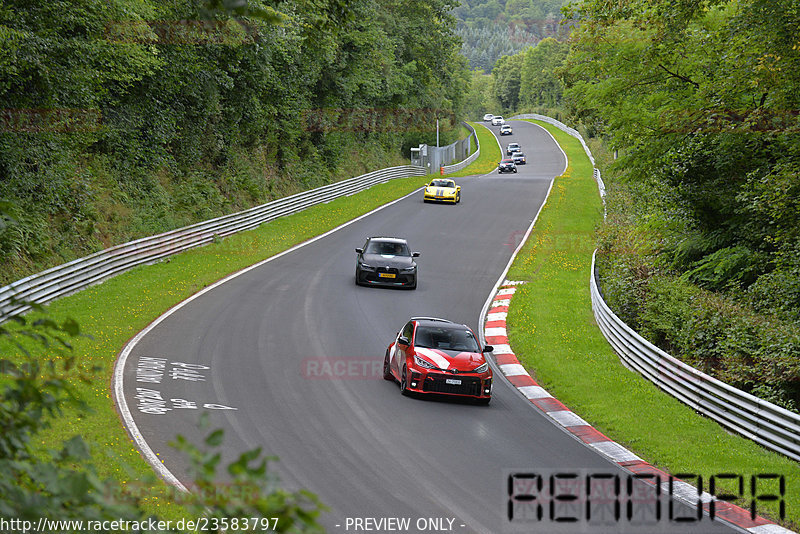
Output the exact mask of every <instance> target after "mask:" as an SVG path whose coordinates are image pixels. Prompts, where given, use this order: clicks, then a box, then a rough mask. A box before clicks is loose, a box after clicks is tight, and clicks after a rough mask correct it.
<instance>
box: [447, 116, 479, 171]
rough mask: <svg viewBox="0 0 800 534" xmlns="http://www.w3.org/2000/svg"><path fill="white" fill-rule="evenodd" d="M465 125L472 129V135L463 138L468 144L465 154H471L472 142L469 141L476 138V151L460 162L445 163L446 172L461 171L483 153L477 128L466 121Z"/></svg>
mask: <svg viewBox="0 0 800 534" xmlns="http://www.w3.org/2000/svg"><path fill="white" fill-rule="evenodd" d="M464 126H466V127H467V129H468V130H469V131H470V135H469V137H467V138H466V139H462V143H463V142H464V141H466V143H465V144H466V152H464V153H463V155H464V156H467V154H469V151H470V143H469V142H470V139H475V152H473V153H472V154H469V156H468V157H466V159H464V160H463V161H460V162H458V163H454V164H453V165H444V166H443V167H444V173H445V174H450V173H451V172H457V171H460V170H461V169H463V168H465V167H466V166H467V165H469V164H470V163H472V162H473V161H475V160H476V159H478V157H479V156H480V155H481V143H480V141H478V134H477V132H475V128H473V127H472V126H471V125H469V124H467V123H466V122H465V123H464Z"/></svg>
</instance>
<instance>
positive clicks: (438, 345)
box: [414, 326, 480, 352]
mask: <svg viewBox="0 0 800 534" xmlns="http://www.w3.org/2000/svg"><path fill="white" fill-rule="evenodd" d="M414 346H415V347H423V348H428V349H440V350H458V351H462V352H480V348H479V347H478V341H477V340H476V339H475V337H474V336H473V335H472V332H470V331H469V330H465V329H463V328H453V327H440V326H418V327H417V333H416V337H415V338H414Z"/></svg>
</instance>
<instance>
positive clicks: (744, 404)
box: [513, 114, 800, 461]
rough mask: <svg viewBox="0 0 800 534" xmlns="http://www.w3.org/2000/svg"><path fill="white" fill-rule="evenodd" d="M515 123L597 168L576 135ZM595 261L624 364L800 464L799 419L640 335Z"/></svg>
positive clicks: (594, 294)
mask: <svg viewBox="0 0 800 534" xmlns="http://www.w3.org/2000/svg"><path fill="white" fill-rule="evenodd" d="M513 118H515V119H536V120H541V121H543V122H546V123H548V124H552V125H553V126H555V127H557V128H559V129H561V130H563V131H564V132H566V133H568V134H569V135H571V136H573V137H575V138H577V139H579V140H580V141H581V144H582V145H583V148H584V150H585V151H586V155H587V156H589V159H590V160H591V161H592V165H594V158H593V157H592V154H591V151H590V150H589V147H588V146H587V145H586V142H585V141H584V140H583V137H581V135H580V133H578V132H577V131H576V130H574V129H572V128H569V127H568V126H566V125H564V124H562V123H561V122H559V121H557V120H555V119H553V118H550V117H545V116H543V115H536V114H526V115H518V116H516V117H513ZM595 179H596V180H597V183H598V188H599V190H600V195H601V196H602V197H603V198H605V185H604V184H603V181H602V179H601V178H600V173H599V171H597V169H595ZM596 257H597V251H596V250H595V251H594V254H593V255H592V272H591V276H590V282H589V284H590V293H591V298H592V309H593V311H594V317H595V321H597V325H598V326H599V327H600V331H601V332H602V333H603V335H604V336H605V338H606V339H607V340H608V342H609V343H610V344H611V346H612V347H613V348H614V350H615V351H616V353H617V354H618V355H619V357H620V359H621V360H622V362H623V363H624V364H625V365H626V366H628V367H629V368H630V369H633V370H635V371H636V372H638V373H639V374H641V375H642V376H644V377H645V378H647V379H648V380H650V381H651V382H653V383H654V384H655V385H656V386H658V387H659V388H660V389H661V390H663V391H665V392H667V393H669V394H670V395H672V396H673V397H675V398H677V399H678V400H680V401H681V402H683V403H684V404H686V405H688V406H690V407H691V408H693V409H694V410H696V411H698V412H700V413H701V414H703V415H705V416H707V417H709V418H710V419H713V420H714V421H716V422H717V423H719V424H721V425H722V426H724V427H726V428H728V429H730V430H732V431H734V432H737V433H739V434H741V435H742V436H744V437H746V438H749V439H751V440H753V441H755V442H756V443H759V444H761V445H762V446H764V447H766V448H768V449H770V450H773V451H776V452H779V453H781V454H784V455H786V456H788V457H789V458H791V459H793V460H795V461H800V415H798V414H796V413H794V412H791V411H789V410H786V409H784V408H781V407H780V406H777V405H775V404H772V403H771V402H767V401H765V400H763V399H759V398H758V397H755V396H753V395H750V394H749V393H745V392H744V391H742V390H740V389H737V388H735V387H733V386H731V385H729V384H726V383H724V382H722V381H720V380H717V379H716V378H714V377H711V376H709V375H707V374H705V373H703V372H701V371H698V370H697V369H695V368H694V367H691V366H690V365H687V364H685V363H683V362H682V361H680V360H678V359H677V358H675V357H673V356H671V355H669V354H667V353H666V352H664V351H663V350H661V349H659V348H658V347H656V346H655V345H653V344H652V343H650V342H649V341H647V340H646V339H644V338H643V337H642V336H640V335H639V334H638V333H636V331H634V330H633V329H632V328H631V327H630V326H628V325H627V324H625V322H624V321H622V320H621V319H620V318H619V317H617V315H616V314H615V313H614V312H613V311H612V310H611V308H610V307H609V306H608V304H607V303H606V302H605V300H604V299H603V296H602V293H601V291H600V288H599V283H598V275H597V269H596V265H595V261H596Z"/></svg>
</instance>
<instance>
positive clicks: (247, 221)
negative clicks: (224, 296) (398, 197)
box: [0, 165, 427, 322]
mask: <svg viewBox="0 0 800 534" xmlns="http://www.w3.org/2000/svg"><path fill="white" fill-rule="evenodd" d="M425 174H427V173H426V170H425V169H424V168H422V167H417V166H413V165H402V166H399V167H390V168H388V169H381V170H378V171H373V172H370V173H367V174H363V175H361V176H357V177H355V178H350V179H347V180H343V181H341V182H336V183H333V184H330V185H325V186H322V187H318V188H316V189H312V190H310V191H305V192H302V193H297V194H295V195H291V196H288V197H285V198H281V199H278V200H275V201H272V202H268V203H267V204H262V205H260V206H256V207H253V208H250V209H248V210H245V211H241V212H238V213H233V214H230V215H224V216H222V217H217V218H215V219H210V220H208V221H204V222H200V223H196V224H193V225H191V226H186V227H184V228H179V229H176V230H172V231H169V232H165V233H163V234H158V235H155V236H151V237H145V238H142V239H137V240H136V241H131V242H129V243H124V244H121V245H116V246H114V247H110V248H107V249H105V250H102V251H100V252H96V253H94V254H92V255H90V256H86V257H84V258H79V259H77V260H73V261H71V262H69V263H65V264H63V265H59V266H57V267H53V268H51V269H48V270H46V271H43V272H41V273H37V274H33V275H31V276H28V277H26V278H23V279H21V280H18V281H16V282H13V283H11V284H9V285H7V286H5V287H2V288H0V322H2V321H4V320H6V319H7V318H9V317H11V316H14V315H17V314H20V313H24V312H26V311H27V310H28V309H29V308H28V306H25V305H23V304H19V303H18V302H15V301H28V302H36V303H39V304H44V303H47V302H50V301H51V300H53V299H56V298H59V297H63V296H65V295H69V294H71V293H74V292H76V291H79V290H81V289H84V288H86V287H89V286H90V285H92V284H96V283H98V282H101V281H103V280H105V279H107V278H110V277H112V276H114V275H117V274H119V273H122V272H124V271H127V270H129V269H131V268H133V267H136V266H137V265H143V264H148V263H153V262H155V261H157V260H159V259H161V258H164V257H166V256H169V255H172V254H176V253H178V252H182V251H184V250H188V249H191V248H194V247H198V246H201V245H205V244H207V243H210V242H211V241H213V240H214V239H216V238H218V237H225V236H228V235H231V234H235V233H237V232H241V231H244V230H250V229H252V228H256V227H257V226H259V225H261V224H263V223H265V222H268V221H271V220H273V219H277V218H278V217H282V216H284V215H290V214H292V213H297V212H299V211H301V210H303V209H305V208H308V207H310V206H314V205H316V204H322V203H326V202H330V201H331V200H334V199H336V198H338V197H341V196H346V195H352V194H355V193H358V192H359V191H363V190H364V189H367V188H369V187H372V186H373V185H376V184H379V183H382V182H387V181H389V180H391V179H394V178H406V177H409V176H424V175H425Z"/></svg>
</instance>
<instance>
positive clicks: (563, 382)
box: [508, 121, 800, 528]
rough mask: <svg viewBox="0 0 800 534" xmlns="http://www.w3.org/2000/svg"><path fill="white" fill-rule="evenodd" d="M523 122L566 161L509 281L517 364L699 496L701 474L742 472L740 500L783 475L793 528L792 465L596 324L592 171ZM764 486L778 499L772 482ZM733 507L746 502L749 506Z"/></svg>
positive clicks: (799, 511) (797, 520) (572, 151)
mask: <svg viewBox="0 0 800 534" xmlns="http://www.w3.org/2000/svg"><path fill="white" fill-rule="evenodd" d="M530 122H533V123H536V124H540V125H541V126H543V127H545V128H547V129H548V131H550V133H552V134H553V136H554V137H555V138H556V139H557V140H558V142H559V144H561V146H562V148H563V149H564V151H565V152H566V153H567V155H568V157H569V163H570V165H569V169H568V170H567V172H566V173H565V174H564V175H563V176H560V177H558V178H556V180H555V183H554V185H553V190H552V192H551V194H550V197H549V199H548V200H547V204H546V205H545V207H544V209H543V210H542V213H541V215H540V217H539V220H538V221H537V222H536V225H535V227H534V230H533V232H532V234H531V236H530V239H529V240H528V242H527V243H526V245H525V246H524V247H523V248H522V250H521V251H520V254H519V255H518V256H517V258H516V260H515V261H514V264H513V266H512V268H511V270H510V271H509V273H508V278H509V279H511V280H527V281H529V283H528V284H525V285H522V286H520V287H519V289H518V290H517V292H516V294H515V296H514V299H513V300H512V301H511V307H510V310H509V314H508V332H509V338H510V341H511V344H512V346H513V348H514V352H515V354H516V355H517V357H518V358H519V360H520V362H521V363H522V364H523V365H524V366H525V367H526V368H527V369H528V370H529V371H530V372H531V375H532V376H533V377H534V378H535V380H537V381H538V382H539V383H540V384H541V385H542V386H543V387H544V388H545V389H547V390H548V391H550V393H551V394H552V395H554V396H555V397H557V398H558V399H559V400H560V401H562V402H563V403H564V404H566V405H567V406H568V407H569V408H570V409H572V410H574V411H575V412H576V413H577V414H578V415H580V416H581V417H582V418H584V419H585V420H587V421H588V422H589V423H590V424H592V425H593V426H594V427H595V428H597V429H598V430H600V431H601V432H603V433H604V434H606V435H607V436H609V437H610V438H611V439H613V440H615V441H617V442H619V443H621V444H623V445H624V446H626V447H627V448H629V449H630V450H632V451H634V452H635V453H636V454H638V455H639V456H641V457H642V458H643V459H645V460H646V461H648V462H650V463H652V464H653V465H656V466H658V467H659V468H661V469H664V470H665V471H668V472H670V473H673V474H678V473H694V474H698V475H701V476H702V477H703V481H704V484H705V485H704V490H706V491H708V489H709V487H708V482H709V478H708V477H710V476H711V475H715V474H721V473H734V474H738V475H742V476H744V477H745V496H748V495H749V491H750V489H749V481H750V476H751V475H757V474H766V473H777V474H781V475H784V476H785V477H786V495H785V503H786V521H783V522H782V523H783V524H784V525H785V526H789V527H794V528H796V527H797V526H799V525H800V492H798V491H797V489H798V488H800V467H799V466H798V464H797V463H795V462H793V461H791V460H789V459H787V458H785V457H783V456H781V455H778V454H775V453H772V452H769V451H767V450H766V449H763V448H762V447H760V446H758V445H756V444H755V443H753V442H752V441H750V440H747V439H744V438H742V437H739V436H734V435H731V434H729V433H728V432H726V431H725V430H723V429H722V427H720V426H719V425H717V424H716V423H714V422H713V421H711V420H710V419H708V418H705V417H702V416H700V415H698V414H696V413H695V412H694V411H693V410H692V409H691V408H689V407H687V406H685V405H684V404H682V403H680V402H678V401H677V400H676V399H674V398H673V397H670V396H669V395H667V394H665V393H662V392H661V391H660V390H659V389H657V388H656V387H655V386H654V385H653V384H652V383H650V382H649V381H647V380H645V379H643V378H642V377H641V376H640V375H638V374H636V373H634V372H631V371H629V370H628V369H626V368H625V367H624V366H623V365H622V364H621V363H620V361H619V358H618V357H617V355H616V354H615V353H614V351H613V350H612V349H611V346H610V345H609V344H608V342H607V341H606V340H605V338H604V337H603V335H602V333H601V332H600V330H599V328H598V327H597V325H596V323H595V321H594V315H593V313H592V308H591V299H590V295H589V273H590V269H591V256H592V251H593V249H594V239H593V234H594V231H595V228H596V227H597V226H598V225H599V224H600V223H601V222H602V204H601V201H600V197H599V194H598V191H597V185H596V183H595V181H594V179H593V176H592V165H591V163H590V162H589V159H588V158H587V157H586V154H585V153H584V151H583V149H582V147H581V145H580V143H579V142H578V141H577V140H576V139H574V138H573V137H570V136H568V135H567V134H565V133H563V132H561V131H560V130H558V129H557V128H554V127H551V126H550V125H547V124H544V123H538V122H536V121H530ZM687 482H691V480H688V479H687ZM726 488H727V489H728V490H729V491H731V492H732V493H735V492H736V490H735V488H733V487H728V486H726ZM764 490H765V491H764V493H768V492H770V491H768V490H771V491H772V492H775V493H777V485H776V484H773V485H772V486H768V487H765V488H764ZM738 504H740V505H744V506H748V505H749V504H750V501H749V499H747V500H742V501H740V502H739V503H738ZM758 511H759V513H760V514H761V515H764V516H766V517H770V518H771V519H772V520H774V521H776V522H779V511H778V508H777V505H776V503H766V502H760V503H758Z"/></svg>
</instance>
